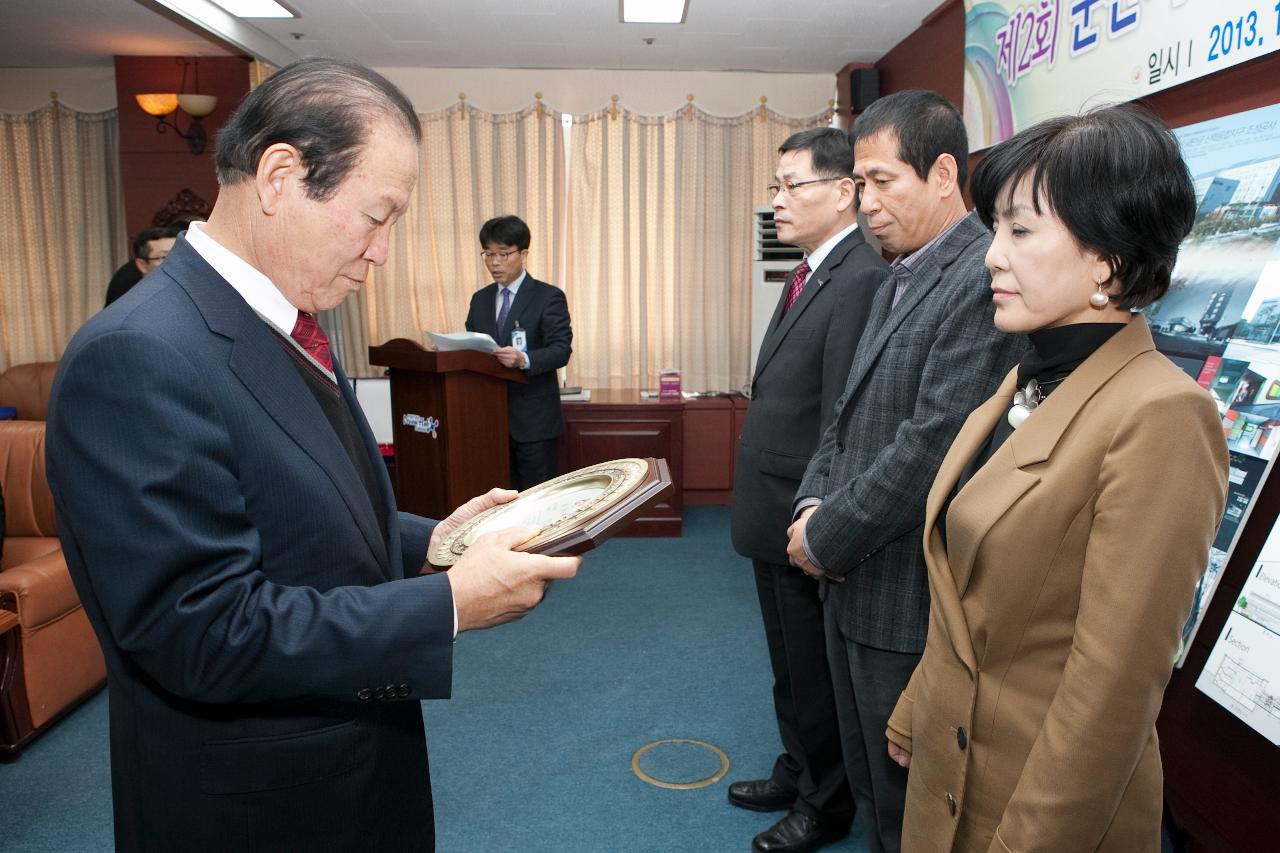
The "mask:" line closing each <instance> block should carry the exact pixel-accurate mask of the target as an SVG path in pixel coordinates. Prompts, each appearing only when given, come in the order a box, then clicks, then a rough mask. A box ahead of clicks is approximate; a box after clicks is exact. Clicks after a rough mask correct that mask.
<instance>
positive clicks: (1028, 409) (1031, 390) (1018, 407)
mask: <svg viewBox="0 0 1280 853" xmlns="http://www.w3.org/2000/svg"><path fill="white" fill-rule="evenodd" d="M1043 399H1044V395H1043V394H1041V393H1040V383H1039V382H1036V381H1035V380H1034V379H1028V380H1027V384H1026V386H1025V387H1023V388H1019V389H1018V390H1017V391H1015V392H1014V394H1013V408H1011V409H1009V426H1011V427H1013V428H1014V429H1017V428H1018V427H1020V426H1022V423H1023V421H1025V420H1026V419H1027V418H1029V417H1031V413H1032V412H1033V411H1035V409H1036V406H1039V405H1040V401H1041V400H1043Z"/></svg>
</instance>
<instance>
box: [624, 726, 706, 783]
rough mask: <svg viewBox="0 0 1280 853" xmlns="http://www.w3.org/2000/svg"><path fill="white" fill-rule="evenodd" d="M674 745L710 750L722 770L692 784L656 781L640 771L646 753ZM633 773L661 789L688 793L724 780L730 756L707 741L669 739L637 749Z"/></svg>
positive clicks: (633, 762)
mask: <svg viewBox="0 0 1280 853" xmlns="http://www.w3.org/2000/svg"><path fill="white" fill-rule="evenodd" d="M673 743H688V744H693V745H694V746H699V747H702V748H703V749H706V750H709V751H710V752H712V753H713V754H715V756H716V757H717V758H719V759H720V769H719V770H717V771H716V772H715V773H712V774H711V775H710V776H708V777H706V778H705V779H695V780H693V781H692V782H667V781H665V780H663V779H655V778H654V777H652V776H650V775H649V774H648V773H646V772H644V771H643V770H641V769H640V758H641V756H643V755H644V754H645V753H646V752H648V751H649V750H651V749H653V748H654V747H657V746H665V745H667V744H673ZM631 772H632V773H634V774H636V775H637V776H639V777H640V778H641V779H643V780H644V781H645V782H648V783H649V784H650V785H657V786H658V787H659V788H671V789H673V790H677V791H687V790H690V789H692V788H705V787H706V786H708V785H714V784H715V783H716V782H719V781H720V780H721V779H723V778H724V776H725V774H726V773H728V772H729V756H727V755H725V754H724V750H723V749H721V748H720V747H718V746H713V745H711V744H709V743H707V742H706V741H701V740H691V739H689V738H683V737H675V738H667V739H665V740H655V741H653V742H651V743H646V744H645V745H644V746H642V747H640V748H639V749H637V750H636V754H635V755H633V756H631Z"/></svg>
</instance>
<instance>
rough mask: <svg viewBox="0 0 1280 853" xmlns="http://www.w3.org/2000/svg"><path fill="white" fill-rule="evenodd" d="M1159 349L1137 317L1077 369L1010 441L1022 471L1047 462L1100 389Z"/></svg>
mask: <svg viewBox="0 0 1280 853" xmlns="http://www.w3.org/2000/svg"><path fill="white" fill-rule="evenodd" d="M1155 348H1156V345H1155V341H1153V340H1152V339H1151V329H1150V328H1149V327H1148V326H1147V318H1146V317H1143V316H1142V315H1140V314H1139V315H1135V316H1134V318H1133V319H1132V320H1130V321H1129V324H1128V325H1127V326H1125V327H1124V328H1123V329H1121V330H1120V331H1119V332H1117V333H1116V334H1115V335H1114V336H1113V337H1112V338H1111V340H1109V341H1107V342H1106V343H1105V344H1103V345H1102V346H1101V347H1100V348H1099V349H1098V351H1097V352H1096V353H1094V354H1093V355H1091V356H1090V357H1089V358H1087V359H1086V360H1085V362H1084V363H1083V364H1081V365H1080V366H1079V367H1077V368H1076V369H1075V370H1074V371H1073V372H1072V374H1071V376H1070V377H1069V378H1068V379H1067V380H1066V381H1065V382H1063V383H1062V387H1061V388H1059V389H1058V390H1057V391H1055V392H1054V393H1053V394H1050V395H1049V397H1047V398H1046V399H1045V401H1044V403H1042V404H1041V405H1040V407H1039V408H1038V409H1036V410H1035V413H1034V414H1033V415H1032V416H1031V417H1030V418H1028V419H1027V422H1026V423H1024V424H1023V425H1022V428H1021V429H1019V430H1018V431H1017V432H1015V433H1014V434H1013V435H1012V436H1010V438H1009V444H1010V446H1011V447H1012V448H1013V454H1014V460H1015V464H1016V465H1017V466H1018V467H1019V468H1025V467H1027V466H1028V465H1034V464H1036V463H1037V462H1044V461H1045V460H1046V459H1048V458H1049V456H1050V455H1051V454H1052V453H1053V449H1054V448H1055V447H1056V446H1057V444H1058V442H1059V441H1060V440H1061V439H1062V435H1063V433H1065V432H1066V431H1067V427H1068V426H1070V425H1071V422H1072V421H1073V420H1075V417H1076V415H1077V414H1079V412H1080V410H1081V409H1083V408H1084V406H1085V404H1086V403H1088V402H1089V400H1090V399H1091V398H1092V397H1093V395H1094V394H1096V393H1098V389H1099V388H1101V387H1102V386H1103V385H1105V384H1106V383H1107V381H1108V380H1110V379H1111V377H1112V376H1115V375H1116V374H1117V373H1119V372H1120V368H1122V367H1124V366H1125V365H1126V364H1128V363H1129V362H1130V361H1132V360H1133V359H1135V358H1137V357H1138V356H1139V355H1141V354H1142V353H1144V352H1150V351H1151V350H1154V349H1155Z"/></svg>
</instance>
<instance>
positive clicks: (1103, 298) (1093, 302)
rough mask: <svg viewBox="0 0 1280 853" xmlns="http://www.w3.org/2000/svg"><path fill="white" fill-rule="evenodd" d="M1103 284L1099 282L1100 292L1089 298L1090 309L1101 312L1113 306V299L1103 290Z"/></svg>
mask: <svg viewBox="0 0 1280 853" xmlns="http://www.w3.org/2000/svg"><path fill="white" fill-rule="evenodd" d="M1102 287H1103V285H1102V282H1098V292H1097V293H1095V294H1093V295H1092V296H1090V297H1089V307H1090V308H1095V309H1097V310H1098V311H1101V310H1102V309H1103V308H1106V307H1107V306H1108V305H1110V304H1111V297H1110V296H1107V294H1106V293H1104V292H1103V290H1102Z"/></svg>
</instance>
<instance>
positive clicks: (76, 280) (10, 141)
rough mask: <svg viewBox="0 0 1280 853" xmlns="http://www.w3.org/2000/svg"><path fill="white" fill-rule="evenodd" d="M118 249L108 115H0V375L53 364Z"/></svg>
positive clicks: (117, 197) (117, 191)
mask: <svg viewBox="0 0 1280 853" xmlns="http://www.w3.org/2000/svg"><path fill="white" fill-rule="evenodd" d="M127 243H128V237H127V236H126V234H125V221H124V199H123V191H122V187H121V179H120V155H119V134H118V128H117V123H116V111H115V110H109V111H107V112H103V113H80V112H76V111H74V110H70V109H68V108H67V107H64V106H62V105H61V104H59V103H56V102H55V103H52V104H50V105H49V106H47V107H43V108H41V109H39V110H36V111H34V112H31V113H27V114H25V115H0V370H4V369H5V368H7V367H9V365H12V364H24V363H27V362H32V361H53V360H56V359H58V358H60V357H61V355H62V351H63V349H64V348H65V347H66V345H67V343H68V342H69V341H70V340H71V336H72V335H73V334H75V331H76V330H77V329H78V328H80V326H81V324H83V323H84V321H85V320H86V319H88V318H89V316H90V315H91V314H93V313H94V312H96V311H98V310H99V309H100V308H102V300H103V297H104V295H105V294H106V289H107V281H108V280H109V279H110V278H111V274H112V273H113V272H114V271H115V269H116V267H117V266H119V265H120V264H121V263H123V262H124V261H125V260H126V257H127V256H126V254H125V253H124V248H125V246H126V245H127Z"/></svg>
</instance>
